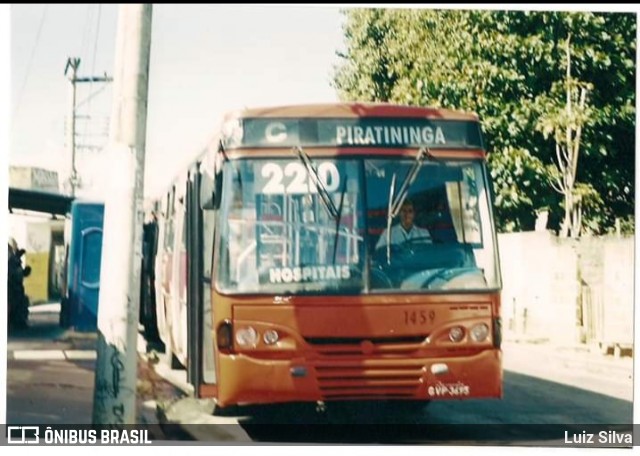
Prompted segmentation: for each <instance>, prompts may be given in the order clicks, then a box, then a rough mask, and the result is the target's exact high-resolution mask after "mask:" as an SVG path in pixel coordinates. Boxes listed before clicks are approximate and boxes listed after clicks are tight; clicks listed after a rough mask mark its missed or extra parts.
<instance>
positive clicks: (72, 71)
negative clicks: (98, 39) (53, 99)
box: [64, 57, 113, 196]
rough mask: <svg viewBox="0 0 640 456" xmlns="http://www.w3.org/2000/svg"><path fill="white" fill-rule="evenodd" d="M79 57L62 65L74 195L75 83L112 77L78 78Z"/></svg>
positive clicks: (109, 79) (72, 191) (75, 176)
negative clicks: (65, 77) (66, 83)
mask: <svg viewBox="0 0 640 456" xmlns="http://www.w3.org/2000/svg"><path fill="white" fill-rule="evenodd" d="M79 66H80V58H78V57H69V58H68V59H67V65H66V66H65V67H64V75H65V76H67V78H69V82H70V83H71V85H70V86H69V119H68V121H67V147H68V148H69V152H70V154H69V155H70V156H71V175H70V176H69V184H70V186H71V196H76V188H77V187H78V184H79V183H80V181H79V178H78V170H77V168H76V83H78V82H111V81H113V79H112V78H110V77H108V76H107V75H106V74H105V75H104V76H93V77H88V78H78V77H77V74H78V67H79ZM67 73H69V74H67Z"/></svg>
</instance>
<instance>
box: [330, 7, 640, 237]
mask: <svg viewBox="0 0 640 456" xmlns="http://www.w3.org/2000/svg"><path fill="white" fill-rule="evenodd" d="M344 14H345V17H346V21H345V25H344V33H345V38H346V43H347V49H346V53H345V54H344V55H342V57H343V62H342V63H341V65H339V66H338V67H337V68H336V71H335V76H334V86H335V87H336V89H337V90H338V93H339V95H340V97H341V99H343V100H361V101H389V102H394V103H404V104H409V105H430V106H436V107H448V108H454V109H465V110H472V111H475V112H477V113H478V115H479V116H480V118H481V120H482V124H483V129H484V133H485V138H486V140H487V145H488V150H489V152H490V155H489V166H490V170H491V175H492V177H493V182H494V189H495V193H496V206H497V210H496V213H497V218H498V222H499V228H500V229H502V230H521V229H531V228H532V227H533V225H534V222H535V215H536V211H537V210H538V209H540V208H542V207H548V208H551V210H552V215H555V217H552V220H553V219H555V220H556V222H555V225H556V227H557V225H558V224H559V220H560V218H561V215H560V214H562V212H563V205H564V203H563V197H562V195H561V194H559V193H557V192H556V191H554V189H553V184H554V183H555V182H556V181H555V179H556V178H557V175H558V174H557V173H558V168H557V165H556V163H557V162H556V161H555V157H556V153H555V146H556V142H555V141H554V139H551V138H549V137H545V135H544V134H543V133H545V132H546V133H548V128H547V129H545V128H544V127H541V125H542V124H544V122H545V121H546V122H547V124H548V122H549V119H551V118H553V113H554V112H555V113H556V114H557V108H558V106H560V105H561V104H562V103H563V101H564V100H565V96H564V94H563V92H562V90H560V89H561V88H562V87H563V84H564V81H565V79H566V63H564V62H566V46H565V44H566V42H567V38H568V37H569V35H571V42H572V47H571V50H572V74H573V75H574V79H575V80H576V81H581V82H582V83H584V84H590V87H592V90H590V91H589V109H590V115H589V116H588V117H587V118H586V119H585V120H584V124H583V125H582V131H581V138H580V150H581V152H580V154H581V155H582V156H583V157H584V159H581V161H580V166H579V167H577V169H576V177H575V180H574V181H575V182H576V185H575V186H574V193H575V192H577V193H576V195H577V196H576V198H577V197H579V198H580V201H581V205H580V208H581V212H580V213H581V215H582V225H583V227H584V231H587V232H593V233H602V232H604V231H606V230H607V229H611V228H612V227H613V226H614V225H615V220H616V219H617V218H620V219H624V220H626V221H628V220H629V219H632V218H633V213H634V173H635V164H634V148H635V136H634V135H635V124H634V119H635V110H634V106H635V49H636V43H635V35H636V22H635V16H634V15H633V14H624V13H615V14H597V13H588V12H572V13H566V12H524V11H523V12H512V11H480V10H478V11H463V10H442V11H439V10H410V9H356V10H346V11H345V12H344ZM545 119H546V120H545ZM554 138H555V136H554ZM624 226H633V223H626V224H625V225H624Z"/></svg>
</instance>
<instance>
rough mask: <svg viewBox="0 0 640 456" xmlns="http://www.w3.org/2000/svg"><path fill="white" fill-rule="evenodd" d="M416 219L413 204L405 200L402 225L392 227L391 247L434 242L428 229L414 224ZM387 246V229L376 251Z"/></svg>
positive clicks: (401, 215) (401, 211) (401, 219)
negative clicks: (414, 240)
mask: <svg viewBox="0 0 640 456" xmlns="http://www.w3.org/2000/svg"><path fill="white" fill-rule="evenodd" d="M414 219H415V209H414V206H413V202H412V201H411V200H409V199H406V200H404V202H403V203H402V206H401V207H400V223H398V224H396V225H394V226H392V227H391V236H390V237H389V242H390V243H391V245H401V244H403V243H404V242H406V241H410V240H413V239H416V240H417V239H420V241H421V242H432V240H431V234H430V233H429V230H427V229H426V228H420V227H419V226H416V225H414V224H413V220H414ZM386 245H387V230H386V229H385V230H384V231H383V232H382V235H381V236H380V239H378V243H377V244H376V250H377V249H379V248H382V247H384V246H386Z"/></svg>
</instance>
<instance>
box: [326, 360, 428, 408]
mask: <svg viewBox="0 0 640 456" xmlns="http://www.w3.org/2000/svg"><path fill="white" fill-rule="evenodd" d="M315 370H316V376H317V379H318V385H319V388H320V392H321V394H322V396H323V397H324V398H325V399H367V398H374V397H375V398H381V397H383V398H408V397H412V396H414V395H415V394H416V390H417V388H419V386H420V384H421V383H422V375H423V368H422V366H395V365H393V366H391V365H389V364H388V363H384V362H376V361H368V362H366V364H365V363H362V362H356V361H354V362H342V363H339V364H336V363H329V362H325V363H323V362H317V363H316V365H315Z"/></svg>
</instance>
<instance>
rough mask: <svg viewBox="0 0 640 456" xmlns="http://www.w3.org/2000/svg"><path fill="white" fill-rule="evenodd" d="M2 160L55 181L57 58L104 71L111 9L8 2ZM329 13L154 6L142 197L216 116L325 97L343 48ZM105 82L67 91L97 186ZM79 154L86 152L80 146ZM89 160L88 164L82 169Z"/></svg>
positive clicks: (60, 65)
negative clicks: (47, 173) (7, 126)
mask: <svg viewBox="0 0 640 456" xmlns="http://www.w3.org/2000/svg"><path fill="white" fill-rule="evenodd" d="M10 16H11V34H10V35H11V47H10V50H11V71H10V77H11V110H10V119H11V122H12V127H11V139H10V155H9V162H10V164H15V165H21V164H25V165H32V166H42V167H45V168H48V169H53V170H58V171H59V172H60V174H61V177H66V176H65V174H67V173H68V171H69V169H70V166H71V158H70V156H69V154H68V153H67V152H65V125H66V120H65V119H66V118H67V117H68V112H69V106H70V93H69V90H70V85H71V84H70V82H69V81H68V79H67V77H66V76H65V74H64V69H65V65H66V62H67V59H68V58H69V57H79V58H80V59H81V63H80V66H79V68H78V77H88V76H104V75H105V74H106V75H112V74H113V68H114V53H115V49H114V48H115V38H116V27H117V19H118V17H117V16H118V5H114V4H90V5H88V4H85V5H82V4H79V5H11V14H10ZM341 24H342V16H341V15H340V12H339V8H338V7H337V6H333V7H324V6H274V5H268V6H267V5H265V6H220V5H154V6H153V15H152V36H151V56H150V69H149V94H148V114H147V116H148V117H147V142H146V160H145V174H146V179H145V194H147V195H149V194H153V193H155V192H156V191H158V190H161V189H163V187H164V186H166V185H168V183H169V181H170V180H171V179H172V177H173V174H174V173H175V172H177V171H176V170H178V169H179V168H180V167H181V166H182V165H184V164H186V163H187V162H188V161H189V160H191V159H192V158H193V157H194V156H195V155H197V153H198V152H199V151H200V150H202V148H204V146H205V145H206V143H207V142H208V141H209V139H210V138H211V137H212V136H213V134H214V132H215V129H216V128H217V127H218V125H219V121H220V118H221V116H222V114H223V113H224V112H226V111H232V110H236V109H239V108H243V107H257V106H267V105H274V104H275V105H279V104H298V103H309V102H333V101H337V95H336V92H335V89H334V88H332V87H331V85H330V81H331V78H332V70H333V67H334V65H335V64H337V63H338V61H339V59H338V57H337V56H336V53H337V51H338V50H340V49H341V48H342V47H343V39H342V28H341ZM111 95H112V90H111V84H108V83H79V84H77V108H76V109H77V118H78V120H77V121H76V128H77V132H78V136H77V139H76V142H77V144H78V152H77V157H78V158H77V160H78V168H79V170H80V171H81V172H84V173H85V175H83V176H82V177H83V178H84V180H85V182H86V184H87V185H86V187H90V186H91V184H93V186H94V187H99V188H104V186H103V185H96V184H100V182H102V181H103V180H104V179H105V176H106V174H105V173H104V169H105V167H108V163H104V161H103V160H101V156H104V154H100V153H99V152H98V150H99V147H100V146H101V145H104V144H105V143H106V141H107V138H108V125H109V124H108V121H109V117H110V115H111ZM86 146H93V149H92V148H87V147H86ZM92 164H93V166H91V165H92Z"/></svg>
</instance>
